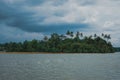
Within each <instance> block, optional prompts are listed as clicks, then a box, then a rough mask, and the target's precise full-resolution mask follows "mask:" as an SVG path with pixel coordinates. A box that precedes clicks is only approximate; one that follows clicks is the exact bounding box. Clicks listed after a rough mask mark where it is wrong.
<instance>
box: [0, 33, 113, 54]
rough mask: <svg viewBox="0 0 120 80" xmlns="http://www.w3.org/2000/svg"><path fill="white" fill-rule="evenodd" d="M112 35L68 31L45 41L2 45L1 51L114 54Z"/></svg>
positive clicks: (0, 46) (52, 35)
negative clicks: (89, 34)
mask: <svg viewBox="0 0 120 80" xmlns="http://www.w3.org/2000/svg"><path fill="white" fill-rule="evenodd" d="M109 39H111V37H110V35H107V34H102V35H101V37H100V36H97V35H96V34H94V35H91V36H84V35H83V33H80V32H76V33H75V34H74V33H73V32H71V31H67V33H66V34H65V35H59V34H57V33H53V34H51V36H50V37H47V36H45V37H44V39H43V40H35V39H34V40H32V41H27V40H26V41H24V42H19V43H16V42H10V43H4V44H0V50H3V51H7V52H61V53H112V52H114V48H113V46H112V45H111V43H110V42H109Z"/></svg>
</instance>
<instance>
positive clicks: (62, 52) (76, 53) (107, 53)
mask: <svg viewBox="0 0 120 80" xmlns="http://www.w3.org/2000/svg"><path fill="white" fill-rule="evenodd" d="M114 53H116V52H114ZM0 54H113V53H64V52H58V53H57V52H55V53H54V52H53V53H52V52H0Z"/></svg>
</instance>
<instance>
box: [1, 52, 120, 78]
mask: <svg viewBox="0 0 120 80" xmlns="http://www.w3.org/2000/svg"><path fill="white" fill-rule="evenodd" d="M0 80H120V53H114V54H0Z"/></svg>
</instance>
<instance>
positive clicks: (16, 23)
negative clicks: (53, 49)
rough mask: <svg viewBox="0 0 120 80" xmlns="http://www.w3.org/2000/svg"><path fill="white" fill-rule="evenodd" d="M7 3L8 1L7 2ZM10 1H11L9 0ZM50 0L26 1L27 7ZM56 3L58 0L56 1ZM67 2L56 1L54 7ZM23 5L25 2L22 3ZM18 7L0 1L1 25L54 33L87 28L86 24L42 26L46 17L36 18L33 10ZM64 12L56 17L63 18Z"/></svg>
mask: <svg viewBox="0 0 120 80" xmlns="http://www.w3.org/2000/svg"><path fill="white" fill-rule="evenodd" d="M6 1H7V0H6ZM8 1H9V0H8ZM47 1H48V0H35V1H34V0H25V1H24V2H26V6H27V5H28V4H30V5H33V6H34V5H37V4H43V3H45V2H47ZM55 1H56V0H55ZM65 1H67V0H61V1H56V2H55V3H54V4H53V5H55V6H57V5H61V4H63V3H64V2H65ZM22 3H23V2H22ZM22 3H19V5H16V4H17V2H15V3H14V0H13V3H12V4H9V3H6V2H5V1H3V0H2V1H0V23H4V24H6V25H7V26H9V27H17V28H19V29H21V30H24V31H28V32H53V31H65V30H67V29H71V28H72V29H76V28H79V27H82V26H85V27H87V26H86V25H84V24H72V23H70V24H68V23H60V24H59V23H58V24H47V23H46V24H41V23H42V22H43V21H44V19H46V17H44V16H39V18H36V17H34V14H35V12H34V11H31V10H27V9H24V6H25V3H23V4H24V5H23V6H22V5H20V4H22ZM63 14H64V12H62V13H61V12H55V14H54V15H55V16H63Z"/></svg>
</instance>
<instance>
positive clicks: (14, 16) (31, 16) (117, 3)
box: [0, 0, 120, 46]
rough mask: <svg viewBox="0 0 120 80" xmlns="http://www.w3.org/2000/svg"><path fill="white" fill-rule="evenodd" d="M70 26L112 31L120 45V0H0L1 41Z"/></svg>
mask: <svg viewBox="0 0 120 80" xmlns="http://www.w3.org/2000/svg"><path fill="white" fill-rule="evenodd" d="M67 30H71V31H80V32H83V33H84V34H86V35H89V34H94V33H97V34H99V35H100V34H101V33H106V34H111V37H112V40H111V41H112V44H113V45H114V46H120V31H119V30H120V0H0V43H3V42H9V41H17V42H18V41H24V40H31V39H42V38H43V37H44V35H49V34H51V33H53V32H58V33H65V32H66V31H67Z"/></svg>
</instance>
